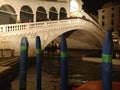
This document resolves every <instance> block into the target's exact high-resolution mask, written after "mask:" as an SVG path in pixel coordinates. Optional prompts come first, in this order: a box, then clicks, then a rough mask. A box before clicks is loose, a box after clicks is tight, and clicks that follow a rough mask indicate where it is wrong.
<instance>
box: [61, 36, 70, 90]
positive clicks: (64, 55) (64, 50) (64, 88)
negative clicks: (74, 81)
mask: <svg viewBox="0 0 120 90" xmlns="http://www.w3.org/2000/svg"><path fill="white" fill-rule="evenodd" d="M60 57H61V86H62V87H61V88H62V90H68V78H67V74H68V73H67V72H68V71H67V44H66V39H65V36H64V35H61V36H60Z"/></svg>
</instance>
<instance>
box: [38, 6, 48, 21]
mask: <svg viewBox="0 0 120 90" xmlns="http://www.w3.org/2000/svg"><path fill="white" fill-rule="evenodd" d="M45 20H47V13H46V10H45V8H44V7H41V6H40V7H38V8H37V12H36V21H45Z"/></svg>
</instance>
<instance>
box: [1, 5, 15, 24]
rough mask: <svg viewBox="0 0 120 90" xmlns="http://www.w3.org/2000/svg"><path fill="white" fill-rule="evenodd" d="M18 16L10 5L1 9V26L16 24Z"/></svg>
mask: <svg viewBox="0 0 120 90" xmlns="http://www.w3.org/2000/svg"><path fill="white" fill-rule="evenodd" d="M16 19H17V15H16V12H15V10H14V8H13V7H12V6H10V5H8V4H5V5H2V6H1V7H0V24H13V23H16Z"/></svg>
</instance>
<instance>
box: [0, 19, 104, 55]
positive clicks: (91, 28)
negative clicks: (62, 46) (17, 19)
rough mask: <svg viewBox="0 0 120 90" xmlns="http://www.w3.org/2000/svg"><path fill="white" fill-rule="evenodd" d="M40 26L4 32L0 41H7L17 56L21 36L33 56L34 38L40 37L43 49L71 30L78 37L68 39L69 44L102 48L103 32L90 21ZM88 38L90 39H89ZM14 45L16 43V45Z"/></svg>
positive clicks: (67, 21)
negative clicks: (26, 41)
mask: <svg viewBox="0 0 120 90" xmlns="http://www.w3.org/2000/svg"><path fill="white" fill-rule="evenodd" d="M28 24H30V25H29V26H31V25H38V24H37V23H27V24H26V25H28ZM40 24H42V26H38V27H37V26H34V27H30V28H28V29H25V30H16V31H14V32H13V31H9V32H4V35H3V36H1V39H0V41H2V40H4V41H5V40H6V41H9V43H8V44H7V45H8V46H9V47H11V48H12V49H15V52H16V54H17V55H19V51H20V41H21V38H22V36H26V37H27V38H28V41H29V55H34V54H35V36H40V37H41V44H42V45H41V46H42V49H44V48H45V47H46V46H47V45H48V44H49V43H50V42H51V41H53V40H54V39H56V38H57V37H58V36H59V35H61V34H63V33H66V32H69V31H72V30H76V31H79V34H80V35H79V34H78V33H77V34H78V35H75V36H74V37H73V38H72V37H70V38H68V41H69V42H70V44H72V43H71V41H72V42H73V43H77V44H78V46H80V48H86V46H87V47H88V46H89V47H91V48H94V49H95V48H100V46H102V42H103V35H104V31H103V29H102V28H99V27H98V26H96V24H94V23H93V22H91V21H87V20H84V19H69V20H59V21H47V22H44V23H43V22H41V23H40ZM27 27H28V26H27ZM18 33H19V35H18ZM2 37H3V39H2ZM7 37H11V38H7ZM78 37H80V38H78ZM90 37H91V39H89V38H90ZM93 38H94V40H93ZM81 41H82V42H81ZM85 41H87V42H85ZM96 42H97V44H96ZM16 43H18V45H16ZM93 43H95V44H93ZM97 45H98V46H97ZM72 46H75V45H72ZM78 46H77V47H78Z"/></svg>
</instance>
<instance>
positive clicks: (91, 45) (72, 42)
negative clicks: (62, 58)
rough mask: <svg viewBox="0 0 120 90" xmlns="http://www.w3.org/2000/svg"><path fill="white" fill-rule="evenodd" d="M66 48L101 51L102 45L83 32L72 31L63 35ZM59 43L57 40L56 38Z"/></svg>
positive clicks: (91, 34)
mask: <svg viewBox="0 0 120 90" xmlns="http://www.w3.org/2000/svg"><path fill="white" fill-rule="evenodd" d="M65 35H66V40H67V45H68V48H71V49H101V47H102V45H101V43H100V41H99V40H98V38H96V36H95V35H94V34H93V33H91V32H88V31H85V30H74V31H69V32H67V33H65ZM57 41H58V42H59V38H57Z"/></svg>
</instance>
